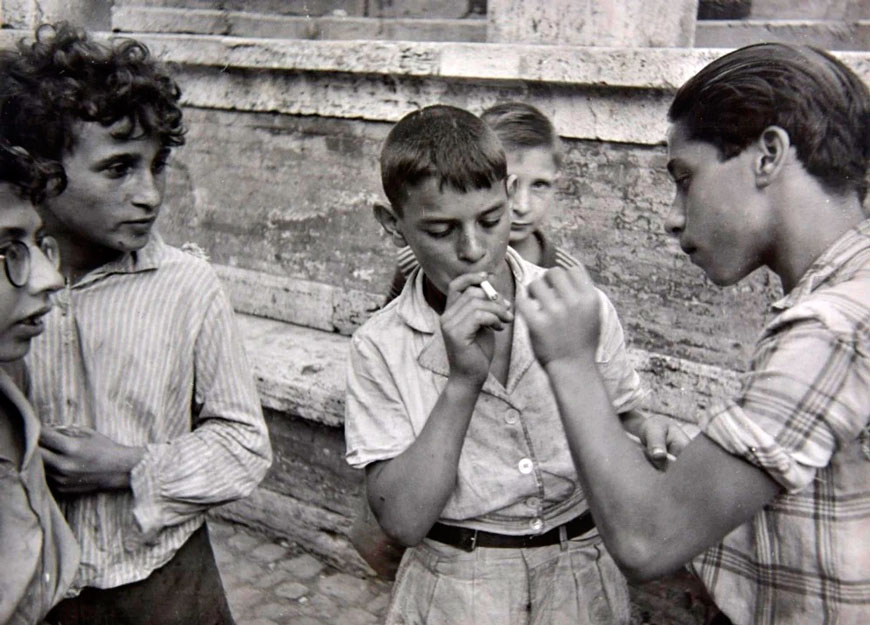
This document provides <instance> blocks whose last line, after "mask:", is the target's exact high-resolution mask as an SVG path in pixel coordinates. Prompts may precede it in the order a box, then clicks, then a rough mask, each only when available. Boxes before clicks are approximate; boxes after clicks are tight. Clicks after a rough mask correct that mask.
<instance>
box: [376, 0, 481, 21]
mask: <svg viewBox="0 0 870 625" xmlns="http://www.w3.org/2000/svg"><path fill="white" fill-rule="evenodd" d="M471 4H472V3H470V2H469V0H370V2H369V8H368V15H369V16H370V17H387V18H397V17H399V18H401V17H423V18H427V19H438V18H459V17H465V16H466V15H468V14H469V13H471V11H472V7H471Z"/></svg>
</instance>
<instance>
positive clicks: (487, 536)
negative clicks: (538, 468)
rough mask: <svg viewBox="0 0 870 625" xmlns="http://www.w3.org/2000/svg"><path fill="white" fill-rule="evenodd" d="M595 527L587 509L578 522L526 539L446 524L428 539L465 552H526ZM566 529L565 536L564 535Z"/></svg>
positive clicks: (556, 542)
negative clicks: (489, 549) (486, 549)
mask: <svg viewBox="0 0 870 625" xmlns="http://www.w3.org/2000/svg"><path fill="white" fill-rule="evenodd" d="M594 527H595V520H594V519H593V518H592V514H590V512H589V511H588V510H587V511H586V512H584V513H583V514H581V515H580V516H578V517H577V518H576V519H573V520H571V521H568V522H567V523H565V524H564V525H560V526H559V527H554V528H553V529H551V530H550V531H548V532H544V533H543V534H526V535H522V536H509V535H507V534H495V533H493V532H484V531H482V530H473V529H469V528H467V527H457V526H455V525H444V524H443V523H436V524H435V525H433V526H432V529H431V530H429V533H428V534H426V538H429V539H431V540H435V541H438V542H439V543H444V544H446V545H450V546H452V547H459V548H460V549H464V550H465V551H474V548H475V547H500V548H508V549H526V548H528V547H546V546H547V545H558V544H559V543H560V542H562V540H563V538H564V539H568V538H574V537H575V536H580V535H581V534H585V533H586V532H588V531H589V530H591V529H592V528H594ZM563 528H564V531H565V533H564V534H562V529H563Z"/></svg>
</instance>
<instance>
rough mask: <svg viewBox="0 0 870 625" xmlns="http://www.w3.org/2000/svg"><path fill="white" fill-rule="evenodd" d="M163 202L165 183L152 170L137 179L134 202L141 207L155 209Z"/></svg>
mask: <svg viewBox="0 0 870 625" xmlns="http://www.w3.org/2000/svg"><path fill="white" fill-rule="evenodd" d="M162 202H163V185H162V184H161V181H159V180H158V179H157V177H156V176H154V174H152V173H151V172H145V173H143V174H142V175H141V176H140V177H139V180H138V181H137V186H136V194H135V196H134V197H133V204H135V205H136V206H138V207H140V208H145V209H148V210H155V209H157V208H159V206H160V204H161V203H162Z"/></svg>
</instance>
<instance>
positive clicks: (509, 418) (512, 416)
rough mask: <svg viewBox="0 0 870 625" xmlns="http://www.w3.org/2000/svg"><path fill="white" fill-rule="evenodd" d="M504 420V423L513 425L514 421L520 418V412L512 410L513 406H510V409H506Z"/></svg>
mask: <svg viewBox="0 0 870 625" xmlns="http://www.w3.org/2000/svg"><path fill="white" fill-rule="evenodd" d="M504 420H505V423H507V424H508V425H513V424H514V423H516V422H517V421H519V420H520V413H519V412H518V411H516V410H514V409H513V408H511V409H510V410H508V411H507V412H506V413H505V415H504Z"/></svg>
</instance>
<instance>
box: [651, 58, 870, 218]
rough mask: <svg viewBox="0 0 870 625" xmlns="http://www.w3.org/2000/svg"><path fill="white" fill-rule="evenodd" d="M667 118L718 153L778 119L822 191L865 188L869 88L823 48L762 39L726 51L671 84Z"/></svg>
mask: <svg viewBox="0 0 870 625" xmlns="http://www.w3.org/2000/svg"><path fill="white" fill-rule="evenodd" d="M668 119H669V120H670V121H671V122H674V123H679V124H681V125H682V126H683V127H684V128H685V129H686V130H687V132H688V136H689V138H690V139H693V140H698V141H705V142H707V143H710V144H712V145H714V146H716V148H717V149H718V150H719V153H720V156H721V157H722V159H723V160H727V159H729V158H732V157H733V156H736V155H737V154H739V153H740V152H742V151H743V150H744V149H745V148H746V147H747V146H748V145H749V144H750V143H752V142H753V141H754V140H756V139H758V138H759V137H760V136H761V133H762V132H763V131H764V129H765V128H767V127H768V126H780V127H781V128H783V129H784V130H785V131H786V132H788V134H789V138H790V139H791V142H792V144H793V145H794V146H795V149H796V151H797V156H798V159H799V160H800V161H801V163H802V164H803V166H804V167H805V168H806V170H807V172H809V173H810V174H811V175H813V176H814V177H815V178H816V179H817V180H819V182H820V183H821V184H822V186H823V187H824V188H825V189H826V190H827V191H828V192H833V193H838V194H842V195H846V194H848V193H851V192H852V191H855V192H857V194H858V198H859V200H860V201H861V202H863V201H864V198H865V196H866V195H867V184H868V182H867V166H868V160H870V91H868V89H867V86H866V85H865V84H864V83H863V82H862V81H861V79H860V78H858V77H857V76H856V75H855V74H854V72H852V71H851V70H850V69H849V68H848V67H846V66H845V65H844V64H843V63H842V62H840V61H839V60H837V59H835V58H834V57H833V56H831V55H830V54H828V53H827V52H824V51H823V50H819V49H817V48H812V47H809V46H796V45H789V44H782V43H763V44H756V45H752V46H747V47H745V48H740V49H739V50H735V51H734V52H731V53H729V54H726V55H725V56H722V57H720V58H718V59H716V60H715V61H713V62H712V63H710V64H709V65H707V66H706V67H705V68H704V69H702V70H701V71H700V72H698V73H697V74H696V75H695V76H694V77H692V78H691V79H690V80H689V81H688V82H687V83H686V84H684V85H683V86H682V87H681V88H680V89H679V91H678V92H677V95H676V97H675V98H674V101H673V103H672V104H671V107H670V109H669V111H668Z"/></svg>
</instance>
